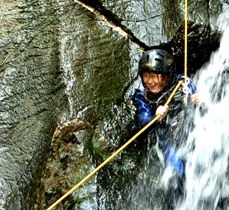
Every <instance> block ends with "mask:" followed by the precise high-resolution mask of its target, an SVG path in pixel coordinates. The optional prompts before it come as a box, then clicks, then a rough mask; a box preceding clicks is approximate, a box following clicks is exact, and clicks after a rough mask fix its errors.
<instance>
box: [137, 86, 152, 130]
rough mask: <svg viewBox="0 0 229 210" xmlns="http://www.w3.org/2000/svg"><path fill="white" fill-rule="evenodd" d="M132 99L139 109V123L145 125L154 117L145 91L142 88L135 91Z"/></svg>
mask: <svg viewBox="0 0 229 210" xmlns="http://www.w3.org/2000/svg"><path fill="white" fill-rule="evenodd" d="M132 100H133V103H134V105H135V107H136V109H137V117H138V123H139V124H140V126H145V125H146V124H148V123H149V122H150V121H151V120H152V119H153V118H154V115H153V114H152V108H151V106H150V105H149V103H148V101H147V100H146V99H145V98H144V93H143V92H142V91H140V90H136V91H135V94H134V95H133V97H132Z"/></svg>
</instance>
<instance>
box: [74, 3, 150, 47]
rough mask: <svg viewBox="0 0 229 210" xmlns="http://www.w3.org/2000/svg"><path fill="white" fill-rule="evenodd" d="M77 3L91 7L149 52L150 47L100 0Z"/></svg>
mask: <svg viewBox="0 0 229 210" xmlns="http://www.w3.org/2000/svg"><path fill="white" fill-rule="evenodd" d="M75 2H76V3H81V5H82V6H85V7H89V8H91V9H92V11H93V12H94V13H95V14H96V15H100V16H103V17H104V18H105V19H106V21H107V22H108V23H109V24H111V25H113V26H114V27H118V28H119V29H120V30H121V31H122V32H124V33H125V34H126V35H127V37H128V38H129V39H130V40H131V41H132V42H133V43H135V44H137V45H138V46H139V47H140V48H142V49H143V50H147V49H149V48H150V47H149V46H147V45H146V44H145V43H144V42H142V41H141V40H139V39H138V38H137V37H136V36H135V35H134V34H133V33H132V31H131V30H130V29H128V28H127V27H126V26H124V25H123V24H122V23H121V22H122V21H123V20H122V19H121V18H119V17H118V16H117V15H116V14H114V13H112V12H111V11H110V10H107V9H106V8H105V7H104V6H103V5H102V3H101V2H100V1H98V0H93V1H91V0H75Z"/></svg>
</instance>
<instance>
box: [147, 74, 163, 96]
mask: <svg viewBox="0 0 229 210" xmlns="http://www.w3.org/2000/svg"><path fill="white" fill-rule="evenodd" d="M142 79H143V82H144V84H145V86H146V87H147V88H148V89H149V90H150V91H151V92H152V93H154V94H156V93H159V92H160V91H162V90H163V88H164V87H165V86H166V84H167V76H165V75H162V74H155V73H153V72H144V73H143V75H142Z"/></svg>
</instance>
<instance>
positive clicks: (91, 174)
mask: <svg viewBox="0 0 229 210" xmlns="http://www.w3.org/2000/svg"><path fill="white" fill-rule="evenodd" d="M182 82H183V81H179V82H178V84H177V85H176V87H175V88H174V89H173V91H172V93H171V94H170V96H169V98H168V100H167V101H166V103H165V105H168V104H169V103H170V101H171V100H172V97H173V96H174V94H175V93H176V91H177V90H178V88H179V87H180V85H181V83H182ZM159 117H160V115H157V116H156V117H155V118H154V119H153V120H152V121H150V122H149V123H148V124H147V125H146V126H144V127H143V128H142V129H141V130H140V131H139V132H138V133H136V134H135V135H134V136H133V137H132V138H131V139H130V140H128V141H127V142H126V143H125V144H124V145H123V146H121V147H120V148H119V149H118V150H116V151H115V152H114V153H113V154H112V155H111V156H109V157H108V158H107V159H106V160H105V161H104V162H102V163H101V164H100V165H99V166H98V167H97V168H95V169H94V170H93V171H92V172H91V173H89V174H88V175H87V176H86V177H85V178H83V179H82V180H81V181H80V182H79V183H78V184H76V185H75V186H74V187H73V188H71V189H70V190H69V191H68V192H67V193H66V194H64V195H63V196H62V197H61V198H59V199H58V200H57V201H56V202H55V203H53V204H52V205H51V206H50V207H49V208H47V210H51V209H53V208H54V207H55V206H56V205H57V204H59V203H60V202H61V201H62V200H64V199H65V198H66V197H67V196H68V195H70V194H71V193H72V192H73V191H74V190H76V189H77V188H78V187H79V186H81V185H82V184H83V183H84V182H85V181H87V180H88V179H89V178H90V177H91V176H93V175H94V174H95V173H96V172H98V171H99V170H100V169H101V168H102V167H103V166H104V165H106V164H107V163H108V162H109V161H110V160H112V159H113V158H114V157H115V156H116V155H118V154H119V153H120V152H121V151H122V150H123V149H125V148H126V147H127V146H128V145H129V144H130V143H131V142H133V141H134V140H135V139H136V138H137V137H138V136H139V135H140V134H142V133H143V132H144V131H145V130H146V129H148V128H149V127H150V126H151V125H152V124H153V123H154V122H155V121H157V120H158V119H159Z"/></svg>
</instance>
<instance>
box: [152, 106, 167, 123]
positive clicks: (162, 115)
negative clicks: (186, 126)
mask: <svg viewBox="0 0 229 210" xmlns="http://www.w3.org/2000/svg"><path fill="white" fill-rule="evenodd" d="M168 110H169V106H168V105H164V106H162V105H160V106H159V107H158V108H157V110H156V113H155V114H156V115H160V118H159V121H161V120H163V119H164V118H165V116H166V114H167V113H168Z"/></svg>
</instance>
